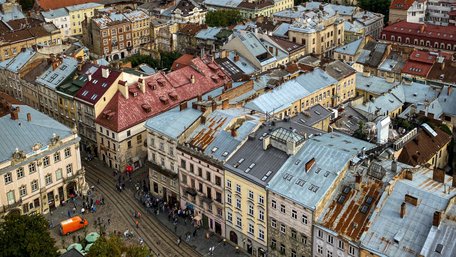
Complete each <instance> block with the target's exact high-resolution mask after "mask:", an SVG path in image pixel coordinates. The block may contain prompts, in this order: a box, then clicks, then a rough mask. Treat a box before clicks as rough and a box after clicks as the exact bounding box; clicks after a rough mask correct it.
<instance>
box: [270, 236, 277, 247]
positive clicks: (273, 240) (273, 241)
mask: <svg viewBox="0 0 456 257" xmlns="http://www.w3.org/2000/svg"><path fill="white" fill-rule="evenodd" d="M276 247H277V242H276V240H275V239H274V238H273V239H271V248H272V249H276Z"/></svg>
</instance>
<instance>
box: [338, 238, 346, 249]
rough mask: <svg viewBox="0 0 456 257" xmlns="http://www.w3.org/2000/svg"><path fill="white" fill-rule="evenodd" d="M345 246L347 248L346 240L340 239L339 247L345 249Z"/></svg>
mask: <svg viewBox="0 0 456 257" xmlns="http://www.w3.org/2000/svg"><path fill="white" fill-rule="evenodd" d="M344 248H345V245H344V242H343V241H340V240H339V249H342V250H344Z"/></svg>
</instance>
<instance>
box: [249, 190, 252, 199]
mask: <svg viewBox="0 0 456 257" xmlns="http://www.w3.org/2000/svg"><path fill="white" fill-rule="evenodd" d="M249 199H251V200H253V192H252V191H250V190H249Z"/></svg>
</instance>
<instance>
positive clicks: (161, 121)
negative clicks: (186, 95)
mask: <svg viewBox="0 0 456 257" xmlns="http://www.w3.org/2000/svg"><path fill="white" fill-rule="evenodd" d="M201 115H202V112H201V111H200V110H196V109H193V108H187V109H185V110H182V111H179V107H178V108H174V109H171V110H169V111H167V112H164V113H162V114H159V115H157V116H155V117H153V118H150V119H149V120H147V122H146V124H145V126H146V128H148V129H151V130H154V131H157V132H159V133H161V134H164V135H166V136H168V137H170V138H173V139H176V140H177V139H178V137H179V136H180V135H181V134H182V133H183V132H185V130H186V129H188V128H189V127H190V126H191V125H192V124H193V123H194V122H195V121H196V120H197V119H198V118H199V117H200V116H201Z"/></svg>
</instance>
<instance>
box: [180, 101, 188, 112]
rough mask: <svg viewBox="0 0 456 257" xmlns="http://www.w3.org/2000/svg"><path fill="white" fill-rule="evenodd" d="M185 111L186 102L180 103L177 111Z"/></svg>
mask: <svg viewBox="0 0 456 257" xmlns="http://www.w3.org/2000/svg"><path fill="white" fill-rule="evenodd" d="M185 109H187V102H182V103H180V105H179V110H180V111H183V110H185Z"/></svg>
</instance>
